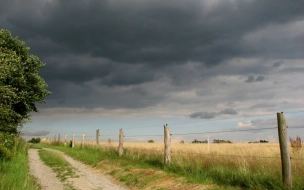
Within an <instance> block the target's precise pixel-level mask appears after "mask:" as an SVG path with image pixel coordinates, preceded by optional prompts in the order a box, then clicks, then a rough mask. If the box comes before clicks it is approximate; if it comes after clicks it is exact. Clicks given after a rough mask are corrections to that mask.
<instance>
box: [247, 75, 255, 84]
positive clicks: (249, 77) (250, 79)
mask: <svg viewBox="0 0 304 190" xmlns="http://www.w3.org/2000/svg"><path fill="white" fill-rule="evenodd" d="M254 79H255V77H254V76H252V75H250V76H248V78H247V80H246V81H245V82H248V83H251V82H254Z"/></svg>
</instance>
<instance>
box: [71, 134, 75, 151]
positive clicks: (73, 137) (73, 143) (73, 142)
mask: <svg viewBox="0 0 304 190" xmlns="http://www.w3.org/2000/svg"><path fill="white" fill-rule="evenodd" d="M74 146H75V134H74V133H73V134H72V148H74Z"/></svg>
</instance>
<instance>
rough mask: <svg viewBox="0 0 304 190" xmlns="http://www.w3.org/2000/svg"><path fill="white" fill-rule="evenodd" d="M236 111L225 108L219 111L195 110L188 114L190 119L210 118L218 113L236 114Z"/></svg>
mask: <svg viewBox="0 0 304 190" xmlns="http://www.w3.org/2000/svg"><path fill="white" fill-rule="evenodd" d="M237 114H238V113H237V112H236V111H235V110H234V109H231V108H225V109H223V110H221V111H220V112H217V113H216V112H195V113H193V114H190V115H189V118H192V119H212V118H215V117H216V116H218V115H237Z"/></svg>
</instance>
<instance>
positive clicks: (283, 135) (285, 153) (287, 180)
mask: <svg viewBox="0 0 304 190" xmlns="http://www.w3.org/2000/svg"><path fill="white" fill-rule="evenodd" d="M277 120H278V133H279V143H280V151H281V163H282V177H283V184H284V186H286V187H288V188H292V176H291V163H290V153H289V146H288V136H287V126H286V119H285V116H284V114H283V112H281V113H277Z"/></svg>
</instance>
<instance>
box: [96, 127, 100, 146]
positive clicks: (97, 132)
mask: <svg viewBox="0 0 304 190" xmlns="http://www.w3.org/2000/svg"><path fill="white" fill-rule="evenodd" d="M99 136H100V135H99V129H97V130H96V144H97V145H99Z"/></svg>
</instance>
